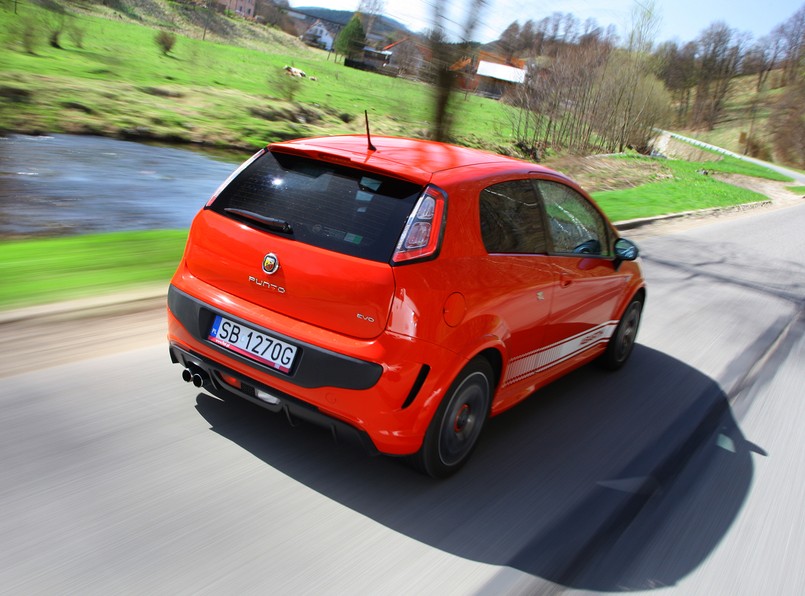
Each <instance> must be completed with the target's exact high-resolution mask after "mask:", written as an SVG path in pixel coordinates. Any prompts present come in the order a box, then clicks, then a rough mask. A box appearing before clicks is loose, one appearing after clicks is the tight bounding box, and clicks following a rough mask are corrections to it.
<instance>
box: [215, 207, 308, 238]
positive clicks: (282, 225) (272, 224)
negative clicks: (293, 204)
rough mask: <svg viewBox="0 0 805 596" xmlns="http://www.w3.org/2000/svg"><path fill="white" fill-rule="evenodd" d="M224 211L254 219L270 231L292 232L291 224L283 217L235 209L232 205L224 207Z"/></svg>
mask: <svg viewBox="0 0 805 596" xmlns="http://www.w3.org/2000/svg"><path fill="white" fill-rule="evenodd" d="M224 211H225V212H226V213H231V214H232V215H238V216H240V217H244V218H246V219H250V220H252V221H255V222H257V223H259V224H261V225H263V226H265V227H266V228H268V229H269V230H271V231H272V232H282V233H283V234H293V228H292V227H291V224H289V223H288V222H287V221H285V220H284V219H279V218H276V217H268V216H267V215H260V214H259V213H255V212H254V211H246V210H245V209H235V208H233V207H227V208H225V209H224Z"/></svg>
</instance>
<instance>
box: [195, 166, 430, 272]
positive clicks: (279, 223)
mask: <svg viewBox="0 0 805 596" xmlns="http://www.w3.org/2000/svg"><path fill="white" fill-rule="evenodd" d="M421 192H422V187H420V186H418V185H416V184H413V183H411V182H405V181H403V180H398V179H395V178H390V177H386V176H381V175H378V174H374V173H370V172H364V171H361V170H358V169H355V168H350V167H346V166H340V165H335V164H331V163H327V162H323V161H317V160H313V159H308V158H305V157H300V156H296V155H287V154H282V153H270V152H266V153H265V154H263V155H262V156H260V157H259V158H258V159H257V160H255V161H254V162H253V163H252V164H251V165H250V166H249V167H248V168H246V169H245V170H244V171H243V172H241V173H240V174H239V175H238V176H237V177H236V178H235V179H234V180H232V182H231V183H230V184H229V185H228V186H227V187H226V188H224V190H222V191H221V193H220V194H219V195H218V197H217V198H216V200H215V201H214V202H213V203H212V205H210V207H209V208H210V209H212V210H213V211H215V212H217V213H220V214H222V215H225V216H226V217H230V218H233V219H237V220H239V221H242V222H243V223H245V224H246V225H250V226H252V227H256V228H260V229H263V230H266V231H268V232H271V233H277V234H281V235H283V236H287V237H289V238H293V239H294V240H296V241H298V242H304V243H306V244H311V245H313V246H317V247H320V248H325V249H328V250H334V251H338V252H340V253H343V254H348V255H352V256H356V257H361V258H364V259H370V260H373V261H381V262H385V261H389V259H391V256H392V253H393V252H394V248H395V246H396V244H397V240H398V239H399V237H400V234H401V233H402V230H403V228H404V226H405V222H406V219H407V217H408V215H409V214H410V212H411V209H412V208H413V206H414V204H415V203H416V200H417V199H418V197H419V195H420V194H421Z"/></svg>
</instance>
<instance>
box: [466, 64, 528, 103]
mask: <svg viewBox="0 0 805 596" xmlns="http://www.w3.org/2000/svg"><path fill="white" fill-rule="evenodd" d="M525 75H526V71H525V70H524V69H522V68H516V67H514V66H508V65H506V64H496V63H494V62H486V61H484V60H481V61H479V62H478V69H477V70H476V71H475V79H476V81H477V87H476V91H477V92H478V93H482V94H484V95H488V96H490V97H501V96H502V95H503V94H504V93H505V92H506V91H507V90H508V89H510V88H511V87H514V86H515V85H522V84H523V82H524V81H525Z"/></svg>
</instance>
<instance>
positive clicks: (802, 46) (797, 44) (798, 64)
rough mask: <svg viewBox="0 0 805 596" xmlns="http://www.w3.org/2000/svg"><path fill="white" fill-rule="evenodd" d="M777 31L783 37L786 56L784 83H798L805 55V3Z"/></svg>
mask: <svg viewBox="0 0 805 596" xmlns="http://www.w3.org/2000/svg"><path fill="white" fill-rule="evenodd" d="M775 33H777V35H779V36H780V37H781V41H782V45H783V53H784V56H785V58H784V61H785V62H784V65H783V85H787V84H791V83H796V82H797V81H798V80H799V78H800V70H801V68H802V59H803V56H805V5H803V6H802V8H800V9H799V10H798V11H797V12H795V13H794V14H793V16H792V17H791V18H790V19H788V20H787V21H786V22H785V23H783V24H782V25H780V26H779V27H778V28H777V29H776V30H775Z"/></svg>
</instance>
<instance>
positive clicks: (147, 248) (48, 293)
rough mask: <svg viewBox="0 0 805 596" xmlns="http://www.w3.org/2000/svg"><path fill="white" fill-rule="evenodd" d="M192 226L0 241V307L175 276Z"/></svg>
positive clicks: (143, 283)
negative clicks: (189, 227)
mask: <svg viewBox="0 0 805 596" xmlns="http://www.w3.org/2000/svg"><path fill="white" fill-rule="evenodd" d="M186 238H187V230H156V231H146V232H115V233H109V234H88V235H85V236H71V237H67V238H47V239H37V240H21V241H14V242H2V243H0V278H2V279H3V283H2V285H0V308H5V309H8V308H14V307H22V306H30V305H33V304H44V303H47V302H54V301H61V300H69V299H73V298H82V297H86V296H92V295H96V294H101V293H111V292H115V291H120V290H124V289H127V288H132V287H135V286H142V285H148V284H155V283H166V284H167V282H168V280H169V279H170V277H171V275H172V274H173V272H174V271H175V270H176V266H177V264H178V263H179V260H180V259H181V256H182V251H183V250H184V244H185V240H186Z"/></svg>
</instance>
